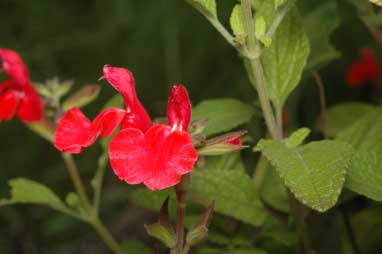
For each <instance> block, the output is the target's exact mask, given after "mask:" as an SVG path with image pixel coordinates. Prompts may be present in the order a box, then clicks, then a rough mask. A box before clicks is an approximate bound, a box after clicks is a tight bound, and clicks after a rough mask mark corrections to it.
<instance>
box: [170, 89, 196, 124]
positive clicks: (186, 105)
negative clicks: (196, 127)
mask: <svg viewBox="0 0 382 254" xmlns="http://www.w3.org/2000/svg"><path fill="white" fill-rule="evenodd" d="M167 117H168V123H169V125H170V126H171V127H172V128H174V129H177V130H184V131H187V129H188V124H189V123H190V119H191V103H190V99H189V98H188V93H187V90H186V88H185V87H184V86H182V85H174V86H173V87H172V89H171V92H170V97H169V100H168V106H167Z"/></svg>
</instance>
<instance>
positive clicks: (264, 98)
mask: <svg viewBox="0 0 382 254" xmlns="http://www.w3.org/2000/svg"><path fill="white" fill-rule="evenodd" d="M241 8H242V12H243V23H244V29H245V32H246V34H247V35H248V42H247V47H248V52H249V56H250V58H249V59H248V60H249V68H247V71H249V72H250V73H249V74H248V75H249V76H252V77H254V79H255V84H253V85H254V86H255V87H256V90H257V93H258V94H259V100H260V105H261V109H262V111H263V114H264V118H265V123H266V125H267V127H268V129H269V132H270V133H271V135H272V137H273V138H274V139H276V140H281V139H282V135H281V134H282V133H281V131H280V129H279V128H278V127H277V123H276V120H275V116H274V113H273V110H272V106H271V103H270V100H269V96H268V94H267V90H266V85H265V77H264V70H263V66H262V64H261V61H260V59H259V56H260V54H259V52H258V51H259V50H260V48H259V47H258V42H257V41H256V38H255V28H254V25H253V17H252V8H251V2H250V0H241ZM251 56H252V57H251Z"/></svg>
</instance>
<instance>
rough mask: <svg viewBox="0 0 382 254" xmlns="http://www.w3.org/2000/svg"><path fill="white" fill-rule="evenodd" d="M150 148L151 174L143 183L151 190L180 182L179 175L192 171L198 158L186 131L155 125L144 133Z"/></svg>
mask: <svg viewBox="0 0 382 254" xmlns="http://www.w3.org/2000/svg"><path fill="white" fill-rule="evenodd" d="M146 142H147V144H148V145H149V150H150V154H151V155H150V156H149V158H150V162H151V169H150V171H151V173H152V174H151V176H150V177H149V178H148V179H147V180H145V181H144V184H145V185H146V186H147V187H148V188H149V189H151V190H162V189H165V188H169V187H172V186H174V185H176V184H178V183H179V182H180V179H181V175H184V174H187V173H189V172H191V171H192V169H193V166H194V164H195V162H196V160H197V159H198V155H197V153H196V150H195V148H194V146H193V144H192V143H191V137H190V135H189V134H188V133H187V132H183V131H174V132H171V129H170V128H169V127H168V126H165V125H155V126H153V127H151V128H150V129H149V130H148V131H147V133H146Z"/></svg>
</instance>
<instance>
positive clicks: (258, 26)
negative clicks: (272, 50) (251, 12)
mask: <svg viewBox="0 0 382 254" xmlns="http://www.w3.org/2000/svg"><path fill="white" fill-rule="evenodd" d="M266 29H267V24H266V23H265V19H264V17H263V16H256V18H255V36H256V38H257V39H260V38H262V37H263V36H264V35H265V32H266Z"/></svg>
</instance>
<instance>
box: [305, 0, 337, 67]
mask: <svg viewBox="0 0 382 254" xmlns="http://www.w3.org/2000/svg"><path fill="white" fill-rule="evenodd" d="M317 6H318V7H316V8H315V9H314V10H311V9H310V8H309V11H308V12H306V13H304V15H303V20H304V28H305V31H306V33H307V35H308V37H309V42H310V51H311V52H310V55H309V58H308V62H307V65H306V70H312V69H317V68H319V67H322V66H323V65H325V64H327V63H329V62H330V61H333V60H334V59H337V58H339V57H340V56H341V53H340V52H339V51H338V50H336V49H335V48H334V47H333V46H332V45H330V38H329V37H330V34H331V33H332V32H333V31H334V30H335V29H336V28H337V27H338V26H339V23H340V19H339V14H338V10H337V3H336V2H335V1H329V2H326V3H323V4H319V5H317Z"/></svg>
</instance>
